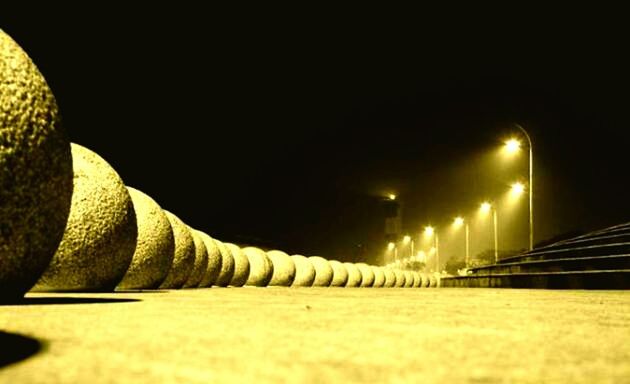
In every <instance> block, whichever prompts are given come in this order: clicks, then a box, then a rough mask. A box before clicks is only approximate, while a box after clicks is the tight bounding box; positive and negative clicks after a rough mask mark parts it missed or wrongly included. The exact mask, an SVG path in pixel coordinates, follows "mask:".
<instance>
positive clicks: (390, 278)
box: [383, 268, 396, 288]
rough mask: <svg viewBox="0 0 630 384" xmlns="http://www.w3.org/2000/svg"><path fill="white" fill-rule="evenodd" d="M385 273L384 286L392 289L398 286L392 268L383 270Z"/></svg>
mask: <svg viewBox="0 0 630 384" xmlns="http://www.w3.org/2000/svg"><path fill="white" fill-rule="evenodd" d="M383 272H384V273H385V283H384V284H383V286H384V287H385V288H391V287H393V286H395V285H396V274H395V273H394V271H393V270H392V269H391V268H383Z"/></svg>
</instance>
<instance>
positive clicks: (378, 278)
mask: <svg viewBox="0 0 630 384" xmlns="http://www.w3.org/2000/svg"><path fill="white" fill-rule="evenodd" d="M371 267H372V272H374V283H372V287H374V288H381V287H383V286H384V285H385V272H383V268H381V267H377V266H374V265H372V266H371Z"/></svg>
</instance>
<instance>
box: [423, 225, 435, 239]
mask: <svg viewBox="0 0 630 384" xmlns="http://www.w3.org/2000/svg"><path fill="white" fill-rule="evenodd" d="M433 232H435V230H434V229H433V227H432V226H430V225H429V226H426V227H424V235H425V236H427V237H431V236H433Z"/></svg>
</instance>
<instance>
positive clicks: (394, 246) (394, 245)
mask: <svg viewBox="0 0 630 384" xmlns="http://www.w3.org/2000/svg"><path fill="white" fill-rule="evenodd" d="M394 248H396V244H394V243H389V244H387V249H389V250H390V251H393V250H394Z"/></svg>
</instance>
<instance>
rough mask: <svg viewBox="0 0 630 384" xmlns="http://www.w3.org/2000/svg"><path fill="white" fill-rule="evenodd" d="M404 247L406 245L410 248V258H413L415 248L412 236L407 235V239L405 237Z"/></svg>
mask: <svg viewBox="0 0 630 384" xmlns="http://www.w3.org/2000/svg"><path fill="white" fill-rule="evenodd" d="M403 245H406V246H408V247H409V256H410V257H411V256H413V247H414V243H413V240H412V239H411V236H409V235H405V237H403Z"/></svg>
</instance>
